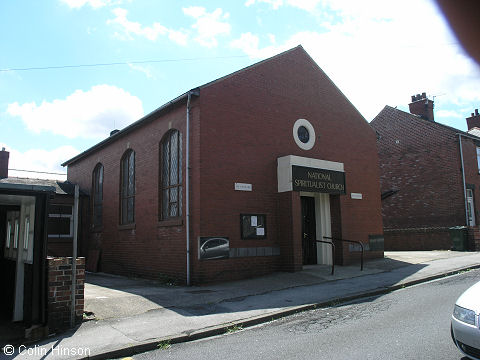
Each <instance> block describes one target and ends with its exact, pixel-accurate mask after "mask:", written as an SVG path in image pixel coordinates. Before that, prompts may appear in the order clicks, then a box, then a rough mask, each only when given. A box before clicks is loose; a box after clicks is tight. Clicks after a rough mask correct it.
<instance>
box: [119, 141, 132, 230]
mask: <svg viewBox="0 0 480 360" xmlns="http://www.w3.org/2000/svg"><path fill="white" fill-rule="evenodd" d="M133 222H135V152H134V151H133V150H127V151H126V152H125V154H123V156H122V160H121V164H120V223H121V224H132V223H133Z"/></svg>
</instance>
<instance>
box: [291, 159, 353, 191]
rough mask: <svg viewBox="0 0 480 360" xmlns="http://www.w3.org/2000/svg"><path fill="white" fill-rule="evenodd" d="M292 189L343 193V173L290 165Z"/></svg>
mask: <svg viewBox="0 0 480 360" xmlns="http://www.w3.org/2000/svg"><path fill="white" fill-rule="evenodd" d="M292 186H293V190H294V191H310V192H322V193H328V194H336V195H345V194H346V192H345V173H343V172H341V171H333V170H325V169H315V168H309V167H305V166H297V165H292Z"/></svg>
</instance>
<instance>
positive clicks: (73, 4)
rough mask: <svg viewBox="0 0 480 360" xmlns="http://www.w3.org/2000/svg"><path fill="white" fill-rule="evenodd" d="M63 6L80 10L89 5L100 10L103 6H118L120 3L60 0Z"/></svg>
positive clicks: (110, 0) (93, 0) (106, 0)
mask: <svg viewBox="0 0 480 360" xmlns="http://www.w3.org/2000/svg"><path fill="white" fill-rule="evenodd" d="M60 1H61V2H63V3H64V4H67V5H68V6H69V7H71V8H72V9H80V8H81V7H83V6H85V5H90V6H91V7H92V8H94V9H98V8H101V7H103V6H107V5H112V4H118V3H120V1H113V0H60Z"/></svg>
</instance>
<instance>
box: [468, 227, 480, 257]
mask: <svg viewBox="0 0 480 360" xmlns="http://www.w3.org/2000/svg"><path fill="white" fill-rule="evenodd" d="M468 250H470V251H480V227H479V226H474V227H469V228H468Z"/></svg>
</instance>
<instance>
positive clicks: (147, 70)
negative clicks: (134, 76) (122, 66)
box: [128, 63, 154, 79]
mask: <svg viewBox="0 0 480 360" xmlns="http://www.w3.org/2000/svg"><path fill="white" fill-rule="evenodd" d="M128 66H129V67H130V69H132V70H135V71H140V72H141V73H143V74H145V76H146V77H147V78H149V79H152V78H154V76H153V74H152V71H151V70H150V68H149V67H145V66H140V65H136V64H130V63H129V64H128Z"/></svg>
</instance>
